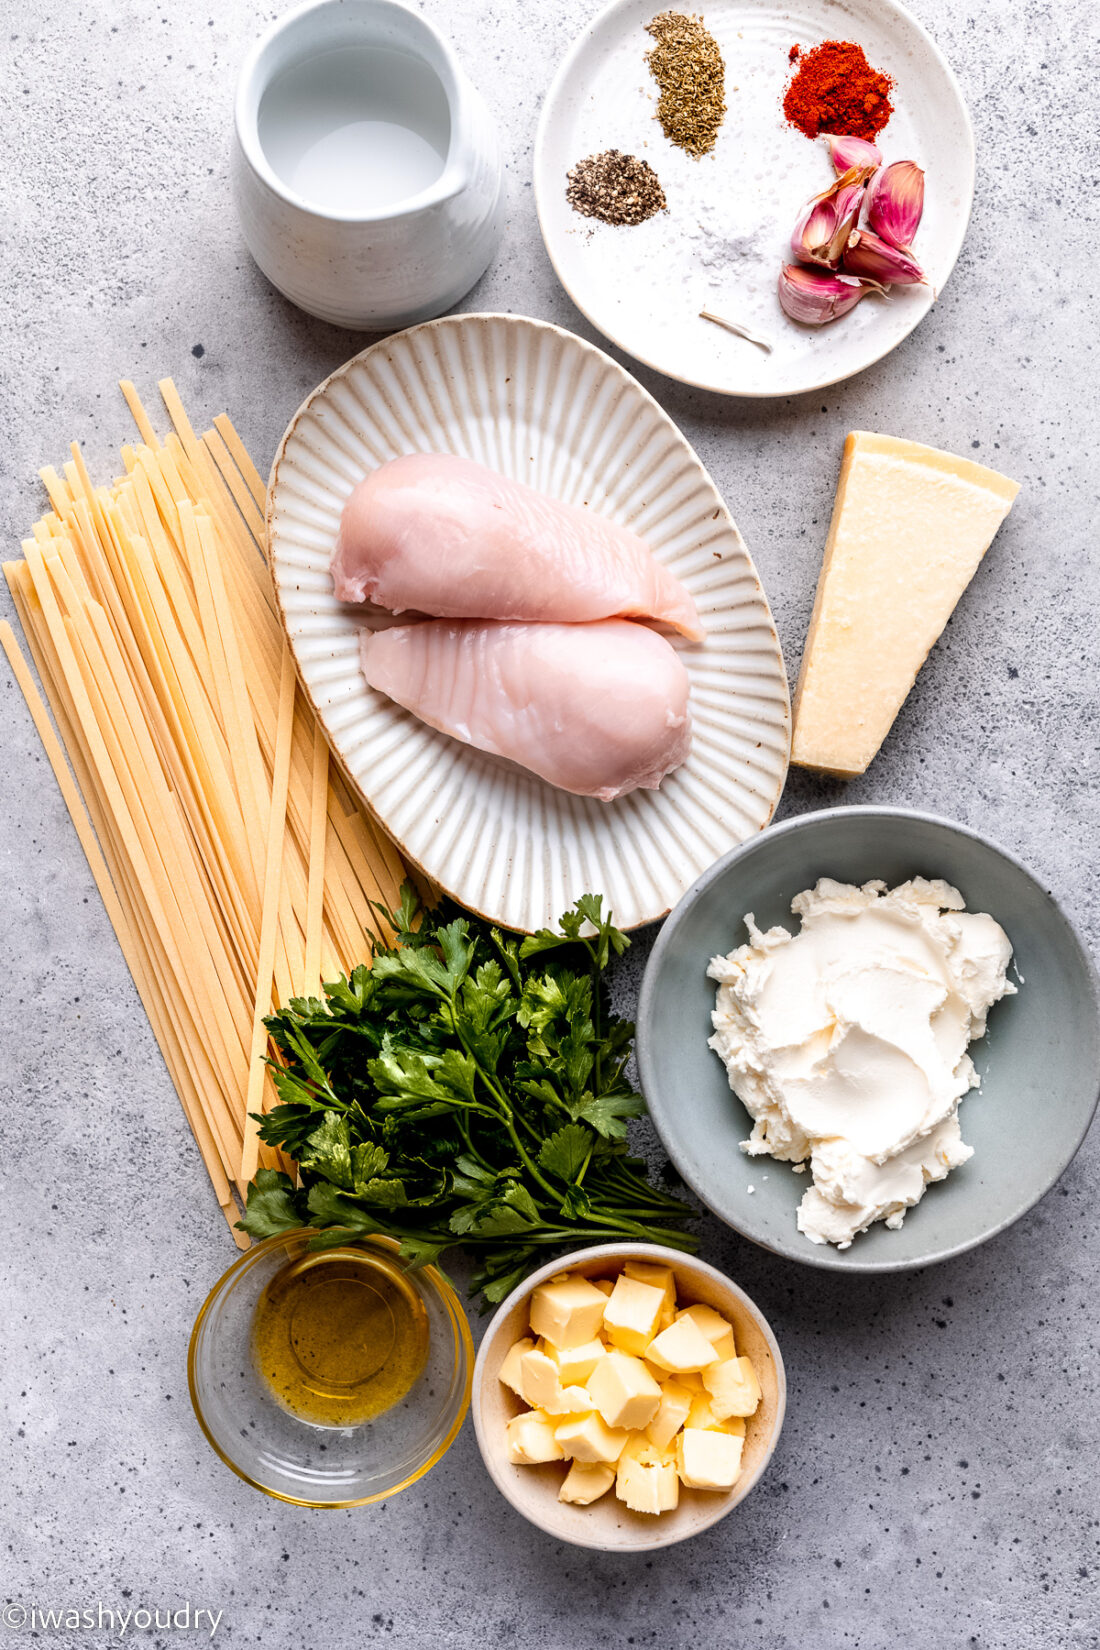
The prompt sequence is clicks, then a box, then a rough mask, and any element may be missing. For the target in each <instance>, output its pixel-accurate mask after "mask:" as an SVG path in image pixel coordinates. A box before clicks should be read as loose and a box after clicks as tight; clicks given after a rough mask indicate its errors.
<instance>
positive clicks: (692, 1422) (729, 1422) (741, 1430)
mask: <svg viewBox="0 0 1100 1650" xmlns="http://www.w3.org/2000/svg"><path fill="white" fill-rule="evenodd" d="M684 1425H685V1427H694V1428H696V1430H697V1431H699V1432H732V1433H734V1434H736V1436H737V1437H739V1438H743V1437H744V1436H745V1423H744V1421H743V1419H742V1418H741V1417H740V1416H739V1415H731V1416H727V1417H726V1419H725V1420H719V1418H718V1416H717V1415H715V1413H714V1410H713V1409H712V1408H711V1402H710V1394H709V1393H707V1392H702V1393H700V1394H699V1395H698V1396H697V1397H696V1398H695V1399H694V1400H693V1402H692V1406H691V1408H690V1409H689V1410H688V1418H687V1420H686V1421H685V1422H684Z"/></svg>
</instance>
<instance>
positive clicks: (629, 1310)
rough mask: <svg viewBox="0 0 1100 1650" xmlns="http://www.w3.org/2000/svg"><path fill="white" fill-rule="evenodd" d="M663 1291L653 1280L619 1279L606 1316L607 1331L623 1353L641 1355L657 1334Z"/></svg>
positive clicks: (605, 1326) (624, 1277) (610, 1298)
mask: <svg viewBox="0 0 1100 1650" xmlns="http://www.w3.org/2000/svg"><path fill="white" fill-rule="evenodd" d="M664 1299H665V1297H664V1294H663V1293H662V1291H661V1290H660V1289H655V1288H654V1287H653V1285H652V1284H651V1283H641V1282H639V1280H638V1279H637V1278H628V1277H627V1276H626V1275H625V1273H624V1274H623V1276H622V1277H619V1278H616V1280H615V1287H614V1289H613V1290H612V1291H611V1295H610V1297H609V1298H608V1302H607V1307H606V1310H605V1311H604V1315H603V1327H604V1333H605V1334H606V1335H607V1337H608V1339H609V1340H610V1341H611V1344H612V1346H617V1347H618V1348H619V1349H620V1350H621V1351H623V1352H632V1353H633V1354H634V1355H635V1357H641V1355H642V1353H643V1352H644V1351H645V1349H646V1347H647V1346H648V1345H649V1343H650V1341H651V1340H652V1339H653V1337H654V1335H656V1333H657V1329H658V1323H659V1320H660V1316H661V1308H662V1306H663V1305H664Z"/></svg>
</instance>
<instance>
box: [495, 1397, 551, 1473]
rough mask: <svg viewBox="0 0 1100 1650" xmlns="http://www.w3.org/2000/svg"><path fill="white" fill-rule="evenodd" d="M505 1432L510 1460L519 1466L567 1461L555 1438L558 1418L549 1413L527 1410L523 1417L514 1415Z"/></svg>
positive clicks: (539, 1410)
mask: <svg viewBox="0 0 1100 1650" xmlns="http://www.w3.org/2000/svg"><path fill="white" fill-rule="evenodd" d="M505 1431H506V1433H507V1443H508V1459H509V1461H511V1462H512V1463H513V1464H514V1465H515V1466H517V1467H533V1466H537V1465H538V1463H539V1462H540V1461H561V1460H563V1459H564V1456H565V1451H564V1450H563V1449H562V1447H561V1445H560V1444H559V1443H558V1440H557V1439H556V1438H555V1436H554V1419H553V1417H552V1416H550V1415H547V1414H546V1412H545V1410H541V1409H527V1410H524V1412H523V1414H522V1415H514V1416H513V1417H512V1419H511V1420H510V1421H509V1422H508V1425H507V1427H506V1429H505Z"/></svg>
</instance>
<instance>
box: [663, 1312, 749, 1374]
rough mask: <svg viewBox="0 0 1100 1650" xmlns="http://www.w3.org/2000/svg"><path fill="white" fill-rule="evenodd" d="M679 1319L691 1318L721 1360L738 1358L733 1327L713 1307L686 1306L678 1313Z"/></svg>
mask: <svg viewBox="0 0 1100 1650" xmlns="http://www.w3.org/2000/svg"><path fill="white" fill-rule="evenodd" d="M676 1316H677V1317H678V1318H691V1319H692V1321H693V1322H694V1323H697V1324H698V1326H699V1328H700V1329H701V1330H702V1331H703V1334H704V1335H705V1336H706V1337H707V1340H708V1341H709V1342H710V1344H711V1346H713V1348H714V1350H715V1352H716V1353H717V1354H718V1358H719V1360H720V1361H721V1360H724V1359H726V1358H736V1356H737V1347H736V1346H735V1345H734V1341H733V1325H732V1324H731V1323H730V1321H729V1319H728V1318H724V1317H723V1316H722V1314H721V1313H720V1312H716V1311H715V1310H714V1308H713V1306H702V1305H699V1306H685V1307H684V1310H683V1311H682V1312H677V1314H676Z"/></svg>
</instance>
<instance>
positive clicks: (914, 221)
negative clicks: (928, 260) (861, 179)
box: [867, 160, 924, 251]
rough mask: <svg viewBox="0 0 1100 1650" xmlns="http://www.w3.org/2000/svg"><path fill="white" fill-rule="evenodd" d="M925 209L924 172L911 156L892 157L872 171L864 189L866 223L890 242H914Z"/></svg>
mask: <svg viewBox="0 0 1100 1650" xmlns="http://www.w3.org/2000/svg"><path fill="white" fill-rule="evenodd" d="M923 211H924V173H923V172H922V171H921V169H920V167H919V166H917V165H916V164H915V162H914V161H911V160H895V161H893V162H891V164H890V165H889V166H886V167H884V168H883V170H882V171H881V172H879V173H877V174H876V175H875V177H874V178H873V179H872V180H871V186H870V188H869V189H868V191H867V224H868V227H869V228H871V229H873V230H874V232H875V234H876V235H881V236H882V239H883V240H884V241H888V242H889V244H890V245H891V246H898V247H901V248H902V250H903V251H908V249H909V248H910V247H911V246H912V244H913V236H914V235H915V234H916V232H917V229H918V227H919V226H920V220H921V214H922V213H923Z"/></svg>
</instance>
